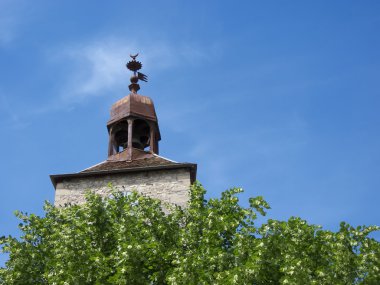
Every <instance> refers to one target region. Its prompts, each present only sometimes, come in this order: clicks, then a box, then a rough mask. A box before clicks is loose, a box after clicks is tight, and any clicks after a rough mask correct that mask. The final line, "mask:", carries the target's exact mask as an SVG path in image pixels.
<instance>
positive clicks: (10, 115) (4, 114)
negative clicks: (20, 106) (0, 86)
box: [0, 93, 29, 129]
mask: <svg viewBox="0 0 380 285" xmlns="http://www.w3.org/2000/svg"><path fill="white" fill-rule="evenodd" d="M28 125H29V123H28V122H26V121H24V120H21V118H20V116H19V115H18V114H17V112H16V111H14V109H13V108H12V106H11V104H10V103H9V100H8V98H7V96H6V95H4V94H1V93H0V126H1V127H9V128H12V129H21V128H24V127H26V126H28Z"/></svg>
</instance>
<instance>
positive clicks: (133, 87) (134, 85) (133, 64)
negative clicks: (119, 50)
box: [126, 53, 148, 93]
mask: <svg viewBox="0 0 380 285" xmlns="http://www.w3.org/2000/svg"><path fill="white" fill-rule="evenodd" d="M138 55H139V54H138V53H137V54H135V55H130V57H131V58H132V60H131V61H129V62H128V63H127V64H126V66H127V68H128V69H129V70H130V71H132V72H133V75H132V76H131V84H130V85H129V90H130V91H131V92H132V93H136V92H137V91H138V90H139V89H140V85H139V84H138V81H139V80H141V81H144V82H148V77H147V76H146V75H145V74H144V73H141V72H138V70H140V69H141V68H142V64H141V62H140V61H137V60H136V58H137V57H138Z"/></svg>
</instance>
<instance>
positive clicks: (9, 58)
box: [0, 0, 380, 262]
mask: <svg viewBox="0 0 380 285" xmlns="http://www.w3.org/2000/svg"><path fill="white" fill-rule="evenodd" d="M379 29H380V2H379V1H375V0H373V1H347V0H345V1H304V0H302V1H280V0H278V1H108V2H105V1H38V0H36V1H21V0H12V1H10V0H0V74H1V78H0V132H1V138H2V139H1V140H0V157H1V163H0V175H1V177H0V178H1V186H0V191H1V197H2V198H1V200H0V235H5V234H17V233H18V230H17V224H18V221H17V220H16V219H15V218H14V217H13V211H14V210H16V209H18V210H23V211H26V212H28V213H37V214H42V213H43V211H42V205H43V201H44V200H49V201H53V199H54V188H53V186H52V184H51V182H50V179H49V174H57V173H70V172H77V171H80V170H82V169H84V168H87V167H89V166H91V165H93V164H96V163H98V162H101V161H103V160H104V159H106V156H107V130H106V122H107V120H108V118H109V110H110V106H111V105H112V103H113V102H115V101H116V100H118V99H120V98H122V97H123V96H125V95H127V94H128V83H129V76H130V74H129V72H128V70H126V68H125V63H126V62H127V61H128V55H129V54H130V53H136V52H140V54H141V56H140V59H141V61H142V62H143V65H144V66H143V70H142V71H143V72H144V73H146V74H147V75H148V76H149V82H148V83H142V84H141V90H140V93H141V94H143V95H147V96H150V97H151V98H152V99H153V100H154V102H155V105H156V111H157V114H158V118H159V123H160V129H161V135H162V140H161V142H160V151H161V153H160V154H161V155H163V156H165V157H168V158H171V159H174V160H176V161H180V162H194V163H197V164H198V179H199V180H200V181H201V182H202V183H203V184H204V186H205V187H206V189H207V190H208V196H209V197H216V196H218V195H219V194H220V192H221V191H223V190H225V189H227V188H229V187H232V186H239V187H243V188H244V189H245V193H244V194H243V195H241V199H242V201H243V203H245V201H246V200H247V198H248V197H251V196H256V195H262V196H264V197H265V198H266V200H267V201H268V202H269V203H270V205H271V206H272V208H273V209H272V210H271V211H270V212H269V215H268V216H269V217H270V218H276V219H282V220H283V219H287V218H289V217H290V216H301V217H302V218H304V219H306V220H308V221H309V222H310V223H315V224H321V225H323V226H324V227H325V228H327V229H337V227H338V225H339V222H340V221H347V222H349V223H352V224H353V225H361V224H367V225H369V224H380V211H379V206H378V205H379V200H380V191H379V190H380V187H379V186H380V174H379V173H380V148H379V146H380V133H379V125H380V114H379V110H380V91H379V90H380V89H379V82H380V78H379V67H380V57H379V55H380V38H379ZM378 236H379V235H378ZM4 259H5V257H1V258H0V261H1V262H4Z"/></svg>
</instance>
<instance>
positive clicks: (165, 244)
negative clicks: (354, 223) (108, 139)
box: [0, 184, 380, 285]
mask: <svg viewBox="0 0 380 285" xmlns="http://www.w3.org/2000/svg"><path fill="white" fill-rule="evenodd" d="M240 192H242V190H241V189H240V188H233V189H231V190H228V191H226V192H224V193H222V196H221V198H220V199H210V200H208V201H206V200H205V199H204V195H205V190H204V189H203V188H202V186H201V185H200V184H195V185H193V187H192V189H191V192H190V195H191V198H190V202H189V205H188V207H187V208H186V209H181V208H179V207H175V206H169V205H164V206H165V207H166V210H165V211H164V210H163V206H162V205H161V202H160V201H158V200H154V199H151V198H147V197H143V196H141V195H138V194H137V193H132V194H130V195H123V194H122V193H119V192H115V191H114V192H113V197H112V198H109V199H102V198H101V197H99V196H96V195H94V194H91V193H90V192H89V193H88V195H87V202H86V203H85V204H84V205H81V206H78V205H72V206H68V207H65V208H55V207H54V206H52V205H50V204H48V203H46V205H45V211H46V215H45V217H38V216H35V215H25V214H23V213H21V212H18V213H16V215H17V216H18V218H19V219H20V220H21V223H20V229H21V231H22V233H23V234H22V236H21V238H20V239H16V238H13V237H3V238H2V239H1V244H2V251H3V252H6V253H9V260H8V262H7V263H6V267H5V268H2V269H0V283H1V284H26V285H27V284H70V285H71V284H78V285H79V284H80V285H82V284H380V272H379V268H380V244H379V242H377V241H376V240H374V239H371V238H369V237H368V235H369V234H370V233H371V232H373V231H376V230H379V228H378V227H357V228H353V227H351V226H349V225H347V224H345V223H342V224H341V227H340V230H339V231H338V232H331V231H327V230H322V229H321V228H320V227H319V226H315V225H309V224H308V223H307V222H306V221H304V220H301V219H300V218H294V217H293V218H290V219H289V220H288V221H276V220H268V222H267V223H265V224H263V225H261V226H260V227H258V226H256V225H255V221H256V218H257V215H265V213H266V212H265V210H267V209H269V205H268V204H267V203H266V202H265V201H264V200H263V198H262V197H256V198H251V199H250V200H249V204H250V206H249V207H247V208H244V207H242V206H241V205H240V204H239V200H238V198H237V194H238V193H240ZM168 209H169V210H168ZM165 212H166V213H165Z"/></svg>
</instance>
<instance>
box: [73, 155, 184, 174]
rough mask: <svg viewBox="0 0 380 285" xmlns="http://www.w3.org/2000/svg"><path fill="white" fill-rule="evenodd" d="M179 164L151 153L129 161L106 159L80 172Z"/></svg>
mask: <svg viewBox="0 0 380 285" xmlns="http://www.w3.org/2000/svg"><path fill="white" fill-rule="evenodd" d="M176 164H180V163H177V162H174V161H171V160H167V159H164V158H163V157H161V156H157V155H152V156H151V157H147V158H142V159H136V160H131V161H127V160H124V161H111V160H106V161H104V162H101V163H99V164H97V165H95V166H92V167H90V168H87V169H85V170H83V171H81V172H91V171H109V170H116V169H127V168H136V167H151V166H162V165H176Z"/></svg>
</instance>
